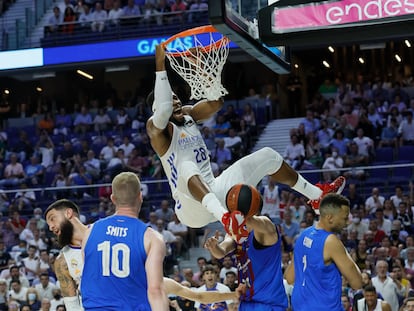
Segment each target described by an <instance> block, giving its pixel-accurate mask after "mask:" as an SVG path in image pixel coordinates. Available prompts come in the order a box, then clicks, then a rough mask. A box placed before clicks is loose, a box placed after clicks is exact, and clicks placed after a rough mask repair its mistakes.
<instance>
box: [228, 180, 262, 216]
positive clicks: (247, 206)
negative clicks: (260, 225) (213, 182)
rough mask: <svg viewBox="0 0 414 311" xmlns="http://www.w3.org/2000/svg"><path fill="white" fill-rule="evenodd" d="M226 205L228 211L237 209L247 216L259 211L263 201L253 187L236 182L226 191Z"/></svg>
mask: <svg viewBox="0 0 414 311" xmlns="http://www.w3.org/2000/svg"><path fill="white" fill-rule="evenodd" d="M226 205H227V208H228V210H229V211H230V212H233V211H236V210H238V211H240V212H242V213H243V215H244V216H245V217H246V218H249V217H251V216H253V215H256V214H258V213H260V211H261V209H262V205H263V201H262V197H261V195H260V193H259V191H257V189H256V188H255V187H252V186H250V185H245V184H237V185H234V186H233V187H231V188H230V190H229V191H228V192H227V195H226Z"/></svg>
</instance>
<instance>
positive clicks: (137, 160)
mask: <svg viewBox="0 0 414 311" xmlns="http://www.w3.org/2000/svg"><path fill="white" fill-rule="evenodd" d="M148 166H149V162H148V159H147V157H144V156H142V154H141V148H134V149H132V152H131V154H130V157H129V159H128V163H127V166H126V167H127V168H128V170H130V171H132V172H134V173H137V174H139V175H140V176H147V175H148V174H147V170H148Z"/></svg>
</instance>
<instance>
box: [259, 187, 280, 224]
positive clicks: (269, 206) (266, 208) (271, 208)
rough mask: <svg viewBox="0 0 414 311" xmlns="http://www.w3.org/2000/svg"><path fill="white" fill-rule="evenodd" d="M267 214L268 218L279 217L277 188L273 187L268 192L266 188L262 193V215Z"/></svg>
mask: <svg viewBox="0 0 414 311" xmlns="http://www.w3.org/2000/svg"><path fill="white" fill-rule="evenodd" d="M264 214H268V215H269V217H271V218H273V217H280V199H279V187H278V186H275V187H274V188H273V190H270V189H269V187H268V186H266V187H265V188H264V191H263V209H262V215H264Z"/></svg>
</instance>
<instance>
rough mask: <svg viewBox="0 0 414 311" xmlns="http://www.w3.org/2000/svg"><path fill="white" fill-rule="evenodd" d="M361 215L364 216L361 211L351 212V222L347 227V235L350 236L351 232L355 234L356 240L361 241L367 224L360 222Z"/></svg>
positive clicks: (354, 210)
mask: <svg viewBox="0 0 414 311" xmlns="http://www.w3.org/2000/svg"><path fill="white" fill-rule="evenodd" d="M363 215H364V212H363V210H361V209H353V210H352V221H351V223H350V224H349V225H348V227H347V230H348V234H350V233H351V232H352V231H355V232H357V239H358V240H361V239H363V238H364V234H365V232H366V231H367V230H368V224H367V223H365V222H363V221H362V217H363Z"/></svg>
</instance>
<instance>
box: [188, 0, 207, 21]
mask: <svg viewBox="0 0 414 311" xmlns="http://www.w3.org/2000/svg"><path fill="white" fill-rule="evenodd" d="M207 10H208V4H207V3H205V2H202V0H195V1H194V2H193V3H192V4H191V5H190V8H189V10H188V11H189V12H188V22H189V23H192V22H193V21H195V22H199V21H200V19H201V18H202V16H203V13H206V11H207Z"/></svg>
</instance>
